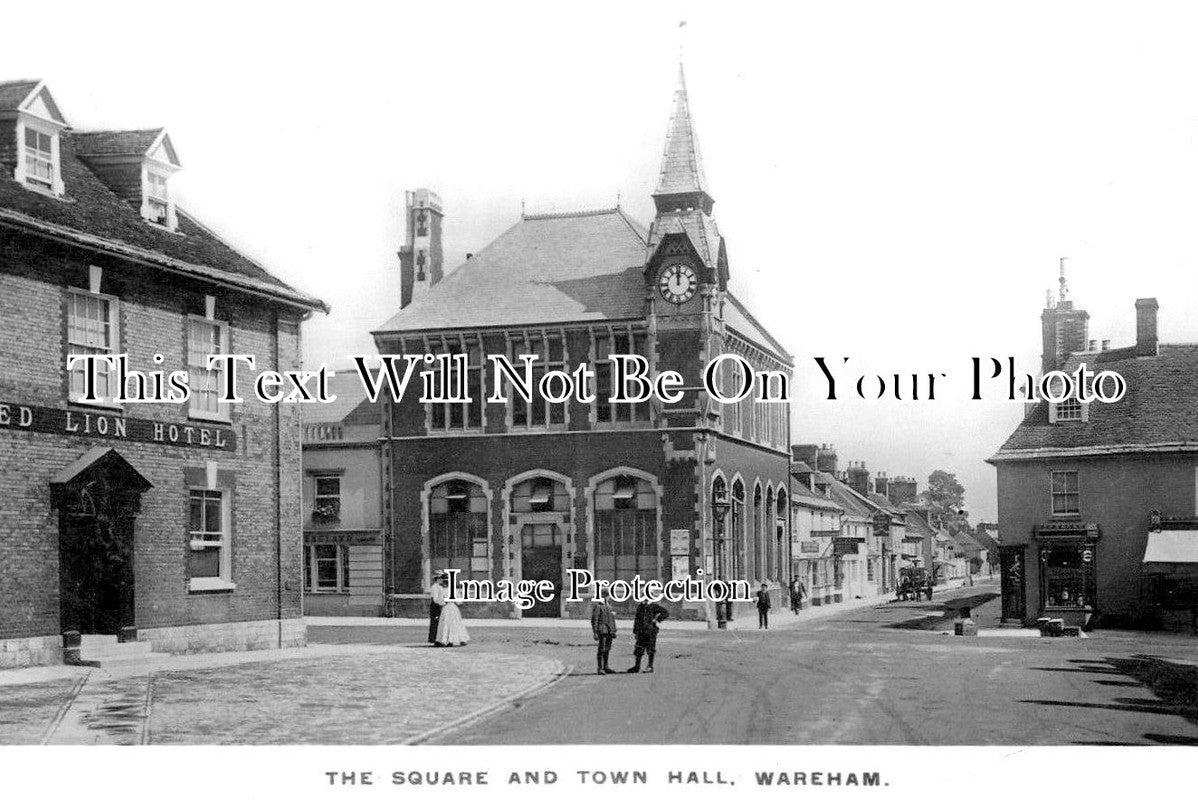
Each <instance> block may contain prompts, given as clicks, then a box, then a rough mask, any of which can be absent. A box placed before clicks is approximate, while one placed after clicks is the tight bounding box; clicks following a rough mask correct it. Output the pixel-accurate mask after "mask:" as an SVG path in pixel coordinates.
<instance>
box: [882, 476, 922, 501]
mask: <svg viewBox="0 0 1198 800" xmlns="http://www.w3.org/2000/svg"><path fill="white" fill-rule="evenodd" d="M887 488H888V489H889V490H890V491H889V494H887V497H889V498H890V502H892V503H894V504H895V505H899V504H901V503H914V502H915V500H916V498H917V497H918V496H919V484H918V483H916V482H915V479H914V478H906V477H903V476H901V475H899V476H896V477H894V478H891V479H890V485H889V486H888V487H887Z"/></svg>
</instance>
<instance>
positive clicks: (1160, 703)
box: [1020, 655, 1198, 745]
mask: <svg viewBox="0 0 1198 800" xmlns="http://www.w3.org/2000/svg"><path fill="white" fill-rule="evenodd" d="M1069 663H1070V664H1073V665H1074V666H1072V667H1031V668H1030V669H1034V670H1040V671H1042V672H1074V673H1081V674H1089V675H1094V676H1100V675H1101V676H1106V675H1118V676H1123V677H1125V678H1130V679H1131V681H1113V680H1105V679H1098V678H1096V679H1095V681H1094V682H1095V683H1096V684H1100V685H1102V686H1116V687H1132V686H1142V687H1144V688H1145V689H1147V690H1148V691H1150V692H1152V694H1154V695H1155V697H1154V698H1146V697H1115V698H1112V700H1111V701H1110V702H1109V703H1084V702H1073V701H1067V700H1021V701H1020V702H1021V703H1029V704H1033V705H1039V706H1058V707H1061V706H1064V707H1070V708H1090V709H1099V710H1105V711H1130V712H1134V713H1137V714H1160V715H1167V716H1177V717H1181V718H1182V719H1184V720H1186V721H1187V722H1189V723H1191V724H1194V725H1198V667H1195V666H1193V665H1190V664H1179V663H1177V662H1174V661H1169V660H1168V659H1165V658H1160V657H1158V656H1146V655H1136V656H1132V657H1130V658H1114V657H1110V658H1104V659H1101V660H1097V659H1080V658H1078V659H1070V660H1069ZM1144 738H1145V739H1147V740H1148V741H1149V742H1152V743H1156V744H1173V745H1195V744H1198V737H1195V736H1176V735H1172V734H1161V733H1146V734H1144ZM1075 744H1133V742H1075Z"/></svg>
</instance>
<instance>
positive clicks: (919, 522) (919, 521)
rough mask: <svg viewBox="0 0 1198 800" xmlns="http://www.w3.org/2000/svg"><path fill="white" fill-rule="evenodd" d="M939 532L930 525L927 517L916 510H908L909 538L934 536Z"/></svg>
mask: <svg viewBox="0 0 1198 800" xmlns="http://www.w3.org/2000/svg"><path fill="white" fill-rule="evenodd" d="M937 533H938V531H937V530H936V529H935V528H933V527H932V526H931V524H929V523H928V520H927V517H925V516H924V515H923V514H921V513H919V512H918V511H916V510H915V509H908V510H907V535H908V536H924V537H927V536H933V537H935V536H936V535H937Z"/></svg>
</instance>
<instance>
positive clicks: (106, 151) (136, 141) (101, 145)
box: [71, 128, 163, 158]
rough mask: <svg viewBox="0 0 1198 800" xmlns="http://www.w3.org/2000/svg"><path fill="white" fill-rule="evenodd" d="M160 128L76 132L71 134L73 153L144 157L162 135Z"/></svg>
mask: <svg viewBox="0 0 1198 800" xmlns="http://www.w3.org/2000/svg"><path fill="white" fill-rule="evenodd" d="M162 130H163V129H162V128H147V129H145V130H136V131H76V132H74V133H72V134H71V137H72V138H73V139H74V140H75V152H76V153H77V154H78V155H80V156H83V157H85V158H86V157H87V156H125V155H138V156H140V155H144V154H145V153H146V152H147V151H148V150H149V149H150V145H152V144H154V140H155V139H157V138H158V136H159V134H161V133H162Z"/></svg>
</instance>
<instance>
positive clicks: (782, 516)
mask: <svg viewBox="0 0 1198 800" xmlns="http://www.w3.org/2000/svg"><path fill="white" fill-rule="evenodd" d="M774 526H775V534H774V554H775V558H776V559H777V562H776V564H777V566H776V568H775V571H774V577H775V579H776V580H777V581H778V582H779V583H786V582H787V581H788V580H789V574H790V565H789V564H787V563H786V562H785V558H786V553H787V551H788V550H789V549H790V548H789V545H790V543H789V541H787V532H788V531H789V530H790V504H789V503H788V502H787V497H786V490H785V489H779V490H778V503H777V508H776V509H775V511H774ZM793 557H794V556H791V558H793Z"/></svg>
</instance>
